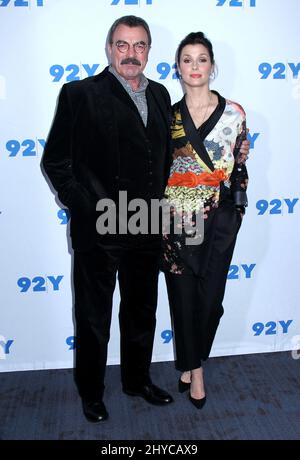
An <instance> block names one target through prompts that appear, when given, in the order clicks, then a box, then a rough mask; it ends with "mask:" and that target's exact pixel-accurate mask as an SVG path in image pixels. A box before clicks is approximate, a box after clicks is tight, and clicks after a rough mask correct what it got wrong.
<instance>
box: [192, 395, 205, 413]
mask: <svg viewBox="0 0 300 460" xmlns="http://www.w3.org/2000/svg"><path fill="white" fill-rule="evenodd" d="M189 400H190V401H191V403H192V404H193V405H194V406H195V407H197V409H202V407H203V406H204V404H205V403H206V396H204V398H201V399H195V398H193V397H192V396H191V393H189Z"/></svg>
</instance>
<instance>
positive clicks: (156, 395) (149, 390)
mask: <svg viewBox="0 0 300 460" xmlns="http://www.w3.org/2000/svg"><path fill="white" fill-rule="evenodd" d="M123 391H124V393H126V394H127V395H129V396H141V397H142V398H144V399H145V400H146V401H147V402H148V403H150V404H156V405H160V406H163V405H165V404H169V403H171V402H173V398H172V396H171V395H169V393H167V392H166V391H164V390H162V389H161V388H158V387H157V386H156V385H153V383H147V384H145V385H142V386H140V387H137V388H129V387H128V388H127V387H123Z"/></svg>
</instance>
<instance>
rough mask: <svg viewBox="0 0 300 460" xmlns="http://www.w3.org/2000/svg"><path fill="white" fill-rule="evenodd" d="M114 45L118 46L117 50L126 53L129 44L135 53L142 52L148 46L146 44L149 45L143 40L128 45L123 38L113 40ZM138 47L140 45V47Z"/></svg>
mask: <svg viewBox="0 0 300 460" xmlns="http://www.w3.org/2000/svg"><path fill="white" fill-rule="evenodd" d="M115 45H116V47H117V48H118V50H119V51H120V53H127V51H128V50H129V48H130V46H132V47H133V49H134V51H135V52H136V53H137V54H143V53H144V52H145V51H146V49H147V48H148V46H149V45H147V44H146V43H144V42H137V43H133V44H132V45H130V44H129V43H128V42H125V41H123V40H119V41H117V42H115ZM138 47H140V49H139V48H138Z"/></svg>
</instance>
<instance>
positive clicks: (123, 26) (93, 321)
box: [43, 16, 172, 422]
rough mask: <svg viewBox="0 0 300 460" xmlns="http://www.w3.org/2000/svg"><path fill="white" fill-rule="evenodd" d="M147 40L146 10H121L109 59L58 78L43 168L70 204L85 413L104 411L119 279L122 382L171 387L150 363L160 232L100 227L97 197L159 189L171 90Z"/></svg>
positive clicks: (153, 393) (165, 164) (154, 390)
mask: <svg viewBox="0 0 300 460" xmlns="http://www.w3.org/2000/svg"><path fill="white" fill-rule="evenodd" d="M150 46H151V35H150V31H149V27H148V25H147V24H146V22H145V21H144V20H143V19H140V18H137V17H134V16H125V17H123V18H120V19H119V20H117V21H116V22H115V23H114V24H113V25H112V27H111V29H110V32H109V35H108V53H109V56H110V60H111V65H110V66H109V67H108V68H106V69H105V70H104V71H103V72H102V73H100V74H99V75H97V76H95V77H90V78H86V79H85V80H82V81H74V82H71V83H68V84H66V85H64V86H63V87H62V90H61V94H60V98H59V103H58V107H57V112H56V116H55V119H54V122H53V126H52V128H51V131H50V134H49V137H48V140H47V144H46V147H45V153H44V157H43V166H44V169H45V171H46V173H47V175H48V177H49V179H50V181H51V182H52V184H53V186H54V187H55V189H56V190H57V192H58V197H59V199H60V201H61V202H62V203H64V205H66V206H67V207H68V208H69V210H70V214H71V238H72V245H73V249H74V273H73V275H74V290H75V318H76V363H75V379H76V383H77V386H78V390H79V394H80V396H81V398H82V402H83V411H84V414H85V416H86V417H87V419H88V420H89V421H92V422H98V421H102V420H105V419H106V418H107V417H108V413H107V411H106V408H105V405H104V403H103V400H102V398H103V392H104V376H105V367H106V360H107V345H108V341H109V331H110V321H111V311H112V297H113V292H114V289H115V283H116V273H117V271H118V280H119V287H120V295H121V303H120V312H119V321H120V335H121V378H122V385H123V391H124V392H125V393H127V394H129V395H133V396H135V395H138V396H141V397H143V398H145V399H146V400H147V401H148V402H149V403H152V404H160V405H166V404H168V403H170V402H172V397H171V396H170V395H169V394H168V393H166V392H165V391H163V390H161V389H160V388H158V387H157V386H155V385H153V383H152V381H151V378H150V375H149V368H150V363H151V355H152V347H153V339H154V331H155V313H156V305H157V289H158V274H159V269H158V260H159V254H160V235H153V236H151V235H130V234H127V235H126V234H125V235H119V234H117V235H109V236H105V235H104V236H103V235H99V234H97V232H96V219H97V214H96V203H97V202H98V200H99V199H101V198H111V199H112V200H114V201H115V202H116V203H117V202H118V193H119V191H120V190H126V191H127V194H128V201H129V200H131V199H132V198H141V199H144V200H145V201H146V202H150V200H151V199H152V198H157V199H160V198H162V196H163V193H164V188H165V185H166V182H167V178H168V170H169V164H170V146H169V139H170V134H169V112H170V98H169V95H168V92H167V90H166V89H165V88H164V87H163V86H162V85H160V84H158V83H156V82H154V81H151V80H147V79H146V77H145V76H144V75H143V70H144V68H145V66H146V64H147V60H148V53H149V49H150Z"/></svg>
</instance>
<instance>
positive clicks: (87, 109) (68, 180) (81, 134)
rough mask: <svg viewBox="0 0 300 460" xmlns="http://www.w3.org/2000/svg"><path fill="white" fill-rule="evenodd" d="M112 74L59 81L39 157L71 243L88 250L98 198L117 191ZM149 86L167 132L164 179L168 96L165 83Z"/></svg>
mask: <svg viewBox="0 0 300 460" xmlns="http://www.w3.org/2000/svg"><path fill="white" fill-rule="evenodd" d="M111 78H115V77H113V76H112V75H111V74H110V72H109V71H108V67H106V68H105V69H104V71H103V72H101V73H100V74H98V75H96V76H94V77H89V78H86V79H84V80H80V81H73V82H70V83H67V84H65V85H63V87H62V89H61V92H60V95H59V100H58V105H57V109H56V114H55V117H54V121H53V124H52V127H51V130H50V133H49V136H48V139H47V142H46V145H45V149H44V155H43V159H42V166H43V168H44V170H45V172H46V174H47V175H48V177H49V179H50V182H51V183H52V185H53V187H54V188H55V190H56V191H57V193H58V198H59V200H60V201H61V202H62V203H63V204H64V205H65V206H67V207H68V208H69V210H70V214H71V237H72V245H73V248H74V249H77V250H88V249H90V248H91V247H92V246H93V245H94V244H95V242H96V236H97V234H96V226H95V220H96V211H95V209H96V203H97V201H98V200H99V199H101V198H105V197H107V198H112V199H115V197H116V195H117V192H118V173H119V164H120V155H121V152H120V151H119V148H118V136H117V122H116V113H115V111H114V104H113V96H115V94H113V91H114V89H113V87H114V85H111ZM120 86H121V84H120ZM147 91H151V95H152V96H153V98H154V99H155V101H156V103H157V106H158V107H159V110H160V112H161V115H162V118H163V120H164V126H163V127H162V129H163V130H164V132H166V133H167V140H166V146H167V147H166V150H167V152H166V162H165V167H164V168H163V170H162V171H161V174H162V175H163V176H164V181H165V183H166V182H167V179H168V174H169V167H170V162H171V154H170V132H169V129H170V118H171V115H170V113H171V104H170V97H169V94H168V92H167V90H166V88H165V87H164V86H163V85H161V84H159V83H156V82H154V81H152V80H149V85H148V87H147ZM124 93H125V91H124ZM127 96H128V95H125V96H124V97H127ZM128 98H129V96H128ZM129 99H130V98H129ZM136 174H137V175H138V174H139V171H136Z"/></svg>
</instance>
